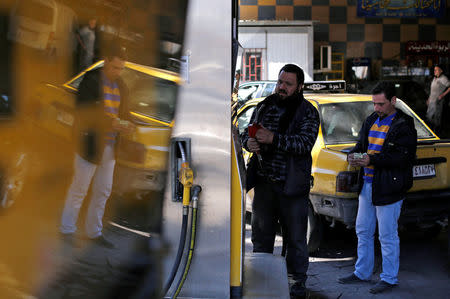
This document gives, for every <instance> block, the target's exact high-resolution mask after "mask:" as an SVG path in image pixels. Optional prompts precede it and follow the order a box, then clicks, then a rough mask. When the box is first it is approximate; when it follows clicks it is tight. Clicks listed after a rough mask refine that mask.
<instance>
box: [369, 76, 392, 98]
mask: <svg viewBox="0 0 450 299" xmlns="http://www.w3.org/2000/svg"><path fill="white" fill-rule="evenodd" d="M381 93H383V94H384V96H385V97H386V99H387V100H388V101H391V100H392V98H393V97H395V84H394V83H393V82H388V81H381V82H379V83H378V84H377V85H376V86H375V87H374V89H372V94H373V95H375V94H381Z"/></svg>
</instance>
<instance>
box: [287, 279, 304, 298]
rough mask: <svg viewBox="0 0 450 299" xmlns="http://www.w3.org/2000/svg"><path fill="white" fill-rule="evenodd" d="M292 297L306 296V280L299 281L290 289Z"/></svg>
mask: <svg viewBox="0 0 450 299" xmlns="http://www.w3.org/2000/svg"><path fill="white" fill-rule="evenodd" d="M289 293H290V295H291V298H302V297H305V296H306V286H305V283H304V282H300V281H297V282H295V283H294V284H293V285H292V286H291V289H290V290H289Z"/></svg>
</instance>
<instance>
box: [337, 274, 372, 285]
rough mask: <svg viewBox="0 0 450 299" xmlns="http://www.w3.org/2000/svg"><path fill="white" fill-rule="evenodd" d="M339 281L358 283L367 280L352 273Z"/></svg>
mask: <svg viewBox="0 0 450 299" xmlns="http://www.w3.org/2000/svg"><path fill="white" fill-rule="evenodd" d="M338 282H339V283H342V284H348V283H358V282H367V280H363V279H361V278H359V277H358V276H356V275H355V273H352V274H350V275H348V276H344V277H341V278H339V279H338Z"/></svg>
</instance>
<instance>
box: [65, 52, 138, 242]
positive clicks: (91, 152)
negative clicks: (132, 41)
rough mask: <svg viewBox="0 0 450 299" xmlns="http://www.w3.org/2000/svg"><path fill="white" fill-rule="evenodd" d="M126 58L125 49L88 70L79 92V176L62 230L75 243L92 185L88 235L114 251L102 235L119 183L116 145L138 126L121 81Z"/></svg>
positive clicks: (76, 162) (69, 195) (70, 194)
mask: <svg viewBox="0 0 450 299" xmlns="http://www.w3.org/2000/svg"><path fill="white" fill-rule="evenodd" d="M125 60H126V54H125V52H124V50H123V49H122V48H120V47H119V46H113V47H111V48H110V49H109V54H108V55H107V56H106V57H105V63H104V67H103V68H99V69H95V70H92V71H89V72H87V73H86V74H85V75H84V78H83V80H82V81H81V83H80V86H79V88H78V94H77V102H76V103H77V116H76V124H75V130H74V131H75V134H76V136H75V140H76V141H77V142H78V143H79V145H80V146H79V148H78V151H77V154H76V155H75V160H74V177H73V180H72V184H71V186H70V188H69V191H68V193H67V196H66V201H65V206H64V210H63V214H62V219H61V226H60V232H61V233H62V234H63V238H64V239H68V240H70V241H71V242H73V236H74V234H75V232H76V230H77V227H76V222H77V219H78V214H79V211H80V208H81V205H82V203H83V201H84V198H85V197H86V195H87V193H88V190H89V187H90V186H91V184H92V187H91V200H90V204H89V207H88V211H87V216H86V222H85V230H86V235H87V237H88V238H89V239H91V240H92V241H93V242H94V243H96V244H98V245H101V246H104V247H107V248H114V245H113V244H112V243H111V242H109V241H108V240H106V239H105V238H104V237H103V234H102V228H103V222H102V219H103V214H104V211H105V205H106V201H107V200H108V198H109V196H110V194H111V189H112V182H113V173H114V165H115V145H116V143H117V138H118V134H119V133H124V134H128V133H131V132H132V131H133V130H134V125H133V124H132V123H131V122H129V121H128V120H127V119H128V112H129V110H128V101H127V95H128V92H127V88H126V86H125V84H124V82H123V80H122V79H121V78H120V73H121V72H122V70H123V69H124V67H125Z"/></svg>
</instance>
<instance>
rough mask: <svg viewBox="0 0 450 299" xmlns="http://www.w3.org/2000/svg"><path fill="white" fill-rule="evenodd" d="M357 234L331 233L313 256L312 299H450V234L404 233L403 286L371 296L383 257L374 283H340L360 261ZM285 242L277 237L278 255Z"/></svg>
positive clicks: (339, 230)
mask: <svg viewBox="0 0 450 299" xmlns="http://www.w3.org/2000/svg"><path fill="white" fill-rule="evenodd" d="M246 230H247V231H246V250H247V251H249V250H251V248H252V245H251V241H250V237H251V227H250V225H247V227H246ZM354 234H355V233H354V230H353V231H352V230H346V229H345V228H343V227H337V228H335V229H329V230H327V232H326V233H325V236H324V238H325V239H324V243H323V244H322V246H321V248H319V250H318V251H317V252H315V253H312V254H311V255H310V259H309V262H310V264H309V270H308V281H307V283H306V287H307V288H308V290H309V294H308V298H317V299H319V298H330V299H334V298H336V299H337V298H339V299H345V298H348V299H350V298H352V299H353V298H392V299H404V298H430V299H431V298H450V283H449V274H450V269H449V257H448V230H447V229H444V230H443V231H441V233H440V234H439V235H438V237H437V238H434V239H427V238H426V237H424V236H423V234H421V233H417V232H402V233H401V234H400V238H401V253H400V255H401V257H400V272H399V285H398V286H397V287H395V288H394V289H392V290H391V291H388V292H387V293H383V294H377V295H375V294H371V293H369V289H370V288H371V286H373V285H374V284H375V283H376V282H377V281H378V279H379V274H380V271H381V257H380V254H379V249H378V250H377V251H376V252H377V253H376V258H375V269H374V275H373V277H372V281H371V282H368V283H361V284H353V285H342V284H340V283H338V282H337V279H338V278H339V277H342V276H346V275H348V274H350V273H351V272H352V271H353V270H354V264H355V261H356V238H355V236H354ZM281 246H282V239H281V238H280V237H277V240H276V248H275V254H280V253H281Z"/></svg>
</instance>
